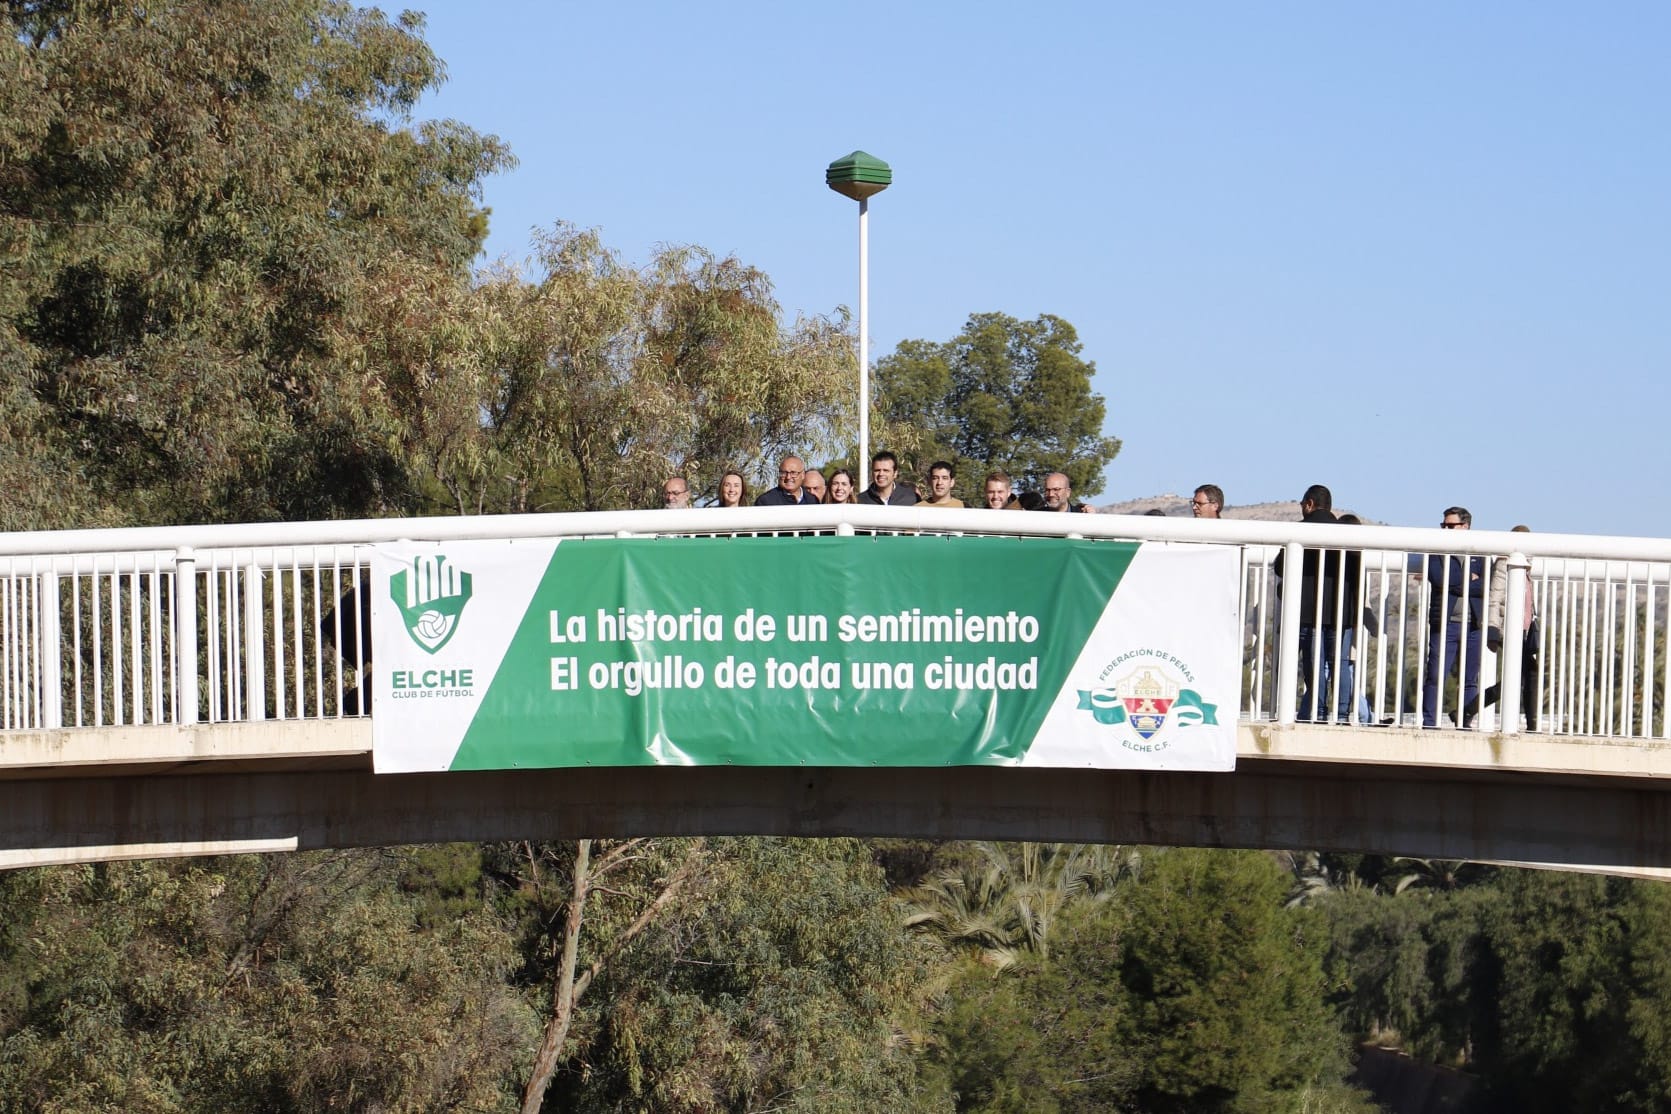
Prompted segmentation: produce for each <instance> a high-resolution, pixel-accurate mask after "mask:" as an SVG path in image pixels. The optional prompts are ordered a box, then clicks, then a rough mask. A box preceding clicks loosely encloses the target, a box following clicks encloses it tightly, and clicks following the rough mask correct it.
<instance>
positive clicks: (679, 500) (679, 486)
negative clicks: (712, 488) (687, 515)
mask: <svg viewBox="0 0 1671 1114" xmlns="http://www.w3.org/2000/svg"><path fill="white" fill-rule="evenodd" d="M661 505H662V506H663V507H666V508H667V509H668V510H670V511H672V510H684V509H685V508H686V507H688V506H690V484H688V483H686V482H685V478H684V477H683V476H669V477H668V478H667V480H666V481H665V482H664V483H663V484H662V485H661Z"/></svg>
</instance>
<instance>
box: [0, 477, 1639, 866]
mask: <svg viewBox="0 0 1671 1114" xmlns="http://www.w3.org/2000/svg"><path fill="white" fill-rule="evenodd" d="M802 512H810V513H802ZM681 513H684V514H686V516H687V517H680V515H681ZM984 513H985V512H955V513H954V512H935V516H934V518H933V519H927V518H926V517H923V516H917V517H914V518H910V519H909V520H902V518H901V516H900V514H899V512H897V511H895V510H893V509H891V508H852V507H848V508H790V509H788V512H787V513H786V512H767V511H761V510H751V511H746V512H737V513H733V512H718V511H701V512H694V513H691V512H623V513H621V514H610V515H593V516H575V515H564V516H523V517H520V518H516V519H506V518H493V519H485V520H468V519H450V520H423V521H410V520H409V521H401V522H376V523H314V524H294V525H292V526H286V527H233V528H226V529H222V530H215V529H212V528H186V529H181V530H175V531H161V530H157V531H107V532H97V533H93V532H87V533H75V534H56V535H51V534H36V535H28V534H24V535H6V536H3V537H0V636H3V637H0V695H3V696H4V701H3V702H0V713H3V714H4V717H5V721H4V729H3V730H0V866H25V865H38V864H47V863H63V862H76V861H88V860H96V859H103V858H124V857H145V856H155V855H180V854H209V853H223V852H245V851H265V850H281V849H299V848H300V849H305V848H323V847H344V846H375V845H390V844H401V843H418V842H442V841H453V840H495V839H528V838H570V837H576V836H616V835H721V834H773V835H784V836H841V835H868V836H908V837H922V838H986V839H1015V840H1021V839H1027V840H1066V841H1086V842H1117V843H1131V842H1142V843H1162V844H1177V845H1200V846H1227V847H1264V848H1284V849H1293V850H1342V851H1365V852H1379V853H1386V854H1402V855H1412V856H1419V857H1429V858H1446V859H1470V860H1476V861H1499V862H1521V863H1532V864H1540V865H1553V866H1561V867H1567V868H1574V869H1585V870H1598V871H1605V872H1613V873H1623V874H1639V875H1652V876H1660V875H1664V874H1666V873H1668V872H1671V792H1668V790H1671V739H1668V738H1667V737H1666V736H1667V725H1666V717H1665V713H1664V697H1665V693H1666V682H1667V668H1666V667H1667V665H1668V664H1671V661H1668V657H1667V655H1666V653H1665V649H1664V639H1665V629H1666V606H1665V605H1666V599H1667V596H1668V595H1671V542H1659V541H1651V540H1643V539H1595V538H1576V537H1572V536H1557V535H1544V536H1539V535H1507V534H1490V533H1486V532H1484V531H1481V532H1474V533H1472V534H1471V536H1470V535H1468V534H1463V533H1462V532H1459V531H1447V532H1443V534H1441V532H1440V531H1435V530H1425V531H1413V530H1396V529H1392V528H1375V527H1349V528H1348V527H1343V528H1339V529H1338V530H1336V529H1334V528H1328V527H1322V528H1319V527H1315V526H1301V525H1299V524H1278V523H1204V522H1191V521H1185V520H1163V519H1155V518H1129V517H1123V516H1121V517H1116V516H1096V517H1081V516H1073V518H1074V519H1075V521H1073V522H1068V523H1063V522H1059V521H1053V520H1055V519H1057V518H1058V517H1061V518H1067V517H1068V516H1042V515H1040V516H1004V518H1005V521H1004V522H1003V523H1002V525H1003V526H1004V527H1005V531H1004V532H1006V533H1008V532H1023V533H1039V534H1052V533H1062V532H1065V531H1070V530H1071V531H1072V532H1073V534H1074V535H1076V536H1085V537H1109V538H1131V539H1147V540H1156V541H1162V542H1167V543H1175V544H1196V543H1207V544H1219V545H1233V546H1237V547H1239V548H1240V550H1241V552H1242V554H1243V572H1244V578H1243V590H1242V612H1243V615H1244V617H1245V618H1246V620H1247V629H1248V637H1247V644H1246V647H1245V654H1244V672H1245V686H1244V689H1245V691H1244V700H1243V706H1242V708H1241V709H1240V717H1239V727H1238V733H1237V752H1238V758H1237V767H1236V770H1235V771H1234V772H1232V773H1222V774H1220V773H1215V774H1202V773H1176V772H1165V773H1153V772H1137V771H1124V770H1089V771H1088V770H1081V769H1072V770H1060V769H1058V770H1049V769H1045V770H1039V769H1009V768H995V767H952V768H936V769H898V768H895V769H881V770H877V769H862V768H839V769H838V768H816V769H813V768H783V767H775V768H766V767H736V766H730V767H719V768H715V767H709V768H690V767H680V768H648V769H639V768H633V769H621V768H608V769H563V770H534V771H530V770H515V771H502V772H482V773H445V774H400V775H389V774H384V775H377V774H374V773H373V772H372V766H371V721H370V719H369V718H368V717H364V716H359V715H353V714H347V712H346V710H345V709H346V708H347V702H346V701H345V700H344V693H345V691H346V690H347V688H348V686H349V685H350V684H351V682H352V679H353V663H352V661H350V662H348V663H347V664H342V665H339V664H338V663H335V662H333V661H330V660H327V659H328V657H334V656H335V655H327V654H326V653H325V651H323V650H322V649H321V648H320V646H319V645H318V644H317V633H316V632H317V630H318V629H319V626H320V622H321V617H322V616H324V615H325V614H326V611H327V609H328V608H329V607H330V605H331V604H332V602H333V601H335V599H336V598H337V596H338V595H339V594H340V592H341V591H342V590H343V589H344V587H345V586H347V585H349V584H352V583H353V582H354V581H355V579H356V578H357V577H358V575H359V570H360V569H361V568H362V567H363V562H364V558H365V552H366V548H365V547H366V546H367V545H369V544H370V543H373V542H376V541H379V540H381V539H385V538H397V537H398V538H411V537H429V536H435V535H441V536H447V537H454V536H475V537H500V536H506V535H507V534H511V533H513V532H521V535H520V536H542V535H550V534H553V533H561V534H563V535H564V536H591V537H595V536H619V535H620V534H622V533H628V534H634V535H642V534H645V533H651V532H656V531H660V532H665V533H680V534H686V533H691V532H696V531H698V530H699V529H700V530H701V532H713V531H719V530H723V531H727V532H731V533H741V532H744V528H745V527H746V528H747V529H748V530H771V529H782V528H784V527H786V526H793V527H796V528H800V529H806V528H819V529H825V530H828V531H831V532H841V531H844V530H846V531H851V530H853V529H860V530H864V529H883V528H886V529H901V528H910V529H914V530H926V529H931V528H932V529H935V530H940V531H945V530H953V531H966V532H974V531H976V530H977V529H982V528H985V529H990V528H991V524H992V522H993V521H994V520H993V519H990V518H983V517H979V516H981V515H983V514H984ZM774 514H776V515H778V516H782V518H783V521H778V519H777V518H775V517H768V516H771V515H774ZM739 515H740V516H741V517H738V516H739ZM882 516H885V517H882ZM948 516H950V517H948ZM675 519H676V521H675ZM791 519H792V520H793V521H791ZM1336 535H1339V536H1338V537H1337V536H1336ZM1348 541H1350V542H1351V543H1352V544H1353V545H1356V546H1360V547H1362V550H1361V552H1362V553H1363V555H1364V556H1363V561H1364V567H1365V569H1366V570H1368V571H1367V572H1366V575H1365V577H1364V580H1363V584H1362V587H1361V598H1360V600H1359V601H1357V602H1359V603H1361V604H1363V605H1364V606H1366V607H1369V608H1370V609H1371V610H1372V611H1374V612H1375V613H1376V614H1378V615H1379V616H1380V618H1381V621H1380V624H1379V629H1378V630H1376V631H1371V630H1370V629H1369V628H1368V626H1367V623H1361V622H1360V623H1354V624H1353V625H1354V626H1356V628H1357V633H1358V641H1357V645H1358V646H1359V647H1360V648H1362V649H1363V650H1364V651H1365V653H1364V663H1365V664H1364V665H1363V666H1361V667H1360V669H1359V670H1358V672H1357V674H1356V676H1355V678H1354V679H1353V681H1352V682H1350V683H1351V684H1352V685H1354V686H1355V691H1354V692H1353V693H1352V698H1353V703H1354V708H1355V709H1356V708H1358V707H1362V708H1364V709H1366V710H1367V715H1364V714H1362V713H1359V712H1358V711H1356V710H1355V711H1354V715H1353V718H1354V719H1365V720H1367V721H1372V722H1374V723H1375V724H1377V725H1375V726H1371V725H1369V722H1364V723H1354V724H1349V725H1344V726H1323V725H1311V724H1303V723H1297V722H1295V714H1294V707H1295V702H1294V697H1295V694H1296V693H1297V692H1298V691H1299V690H1300V689H1302V688H1303V687H1304V686H1305V685H1306V684H1307V683H1315V678H1312V679H1310V682H1308V680H1307V679H1305V678H1300V677H1297V676H1295V675H1294V672H1293V669H1292V668H1289V669H1288V671H1287V672H1286V673H1285V672H1284V671H1283V670H1282V668H1281V663H1282V662H1293V661H1295V660H1296V656H1295V654H1294V653H1293V648H1294V646H1295V645H1296V644H1297V642H1298V637H1299V635H1298V631H1297V629H1296V626H1295V624H1296V621H1297V606H1296V603H1295V601H1293V600H1292V599H1290V600H1279V598H1278V596H1277V594H1276V593H1275V591H1274V583H1273V579H1272V576H1271V573H1270V564H1271V558H1272V557H1273V556H1274V555H1275V554H1276V553H1277V552H1287V553H1289V554H1290V557H1289V560H1290V562H1298V560H1299V559H1300V555H1301V552H1302V548H1301V546H1302V543H1304V544H1306V545H1310V546H1318V545H1328V544H1331V543H1332V544H1335V545H1344V544H1346V543H1347V542H1348ZM1405 551H1422V552H1436V553H1452V552H1454V553H1459V554H1464V555H1466V554H1479V555H1482V556H1483V557H1484V559H1486V560H1487V561H1490V562H1498V561H1501V562H1504V563H1505V566H1506V567H1507V569H1508V571H1509V581H1510V584H1511V590H1510V594H1511V595H1512V594H1513V587H1512V586H1513V585H1518V586H1519V587H1520V588H1521V589H1522V590H1523V589H1524V587H1525V585H1526V584H1527V583H1528V581H1529V582H1530V583H1531V585H1532V588H1533V594H1534V596H1535V597H1536V607H1537V613H1538V616H1539V619H1540V622H1542V623H1543V624H1544V631H1543V638H1544V640H1545V645H1544V652H1543V655H1542V661H1541V664H1540V665H1539V667H1538V672H1537V674H1536V677H1535V678H1534V680H1533V682H1532V683H1533V684H1534V686H1535V689H1536V692H1535V695H1536V701H1537V707H1538V708H1539V710H1540V713H1541V714H1540V722H1541V724H1542V725H1543V726H1544V727H1545V730H1544V731H1541V732H1532V731H1527V730H1526V729H1525V728H1526V726H1527V725H1526V724H1524V723H1522V721H1521V718H1520V717H1519V716H1513V717H1506V721H1505V722H1495V721H1493V718H1492V716H1491V714H1490V713H1489V712H1488V713H1487V715H1486V716H1485V717H1484V719H1483V720H1482V723H1483V726H1482V728H1481V729H1477V730H1457V729H1454V728H1450V727H1447V728H1443V729H1439V730H1420V729H1417V728H1414V727H1411V726H1408V725H1407V724H1408V723H1409V722H1410V721H1411V719H1412V718H1413V716H1414V705H1413V703H1412V701H1413V700H1414V699H1415V698H1414V695H1413V694H1414V693H1415V692H1416V691H1419V680H1420V678H1419V672H1420V668H1421V662H1420V653H1421V649H1422V641H1421V640H1422V638H1423V637H1424V630H1425V624H1424V623H1422V622H1421V621H1420V617H1421V615H1422V614H1423V611H1422V607H1423V604H1422V600H1421V596H1420V593H1421V591H1423V590H1425V589H1424V588H1423V586H1421V585H1419V584H1416V583H1412V582H1411V581H1410V580H1409V579H1406V578H1405V577H1404V576H1403V569H1404V567H1405V563H1404V559H1403V554H1404V552H1405ZM170 608H173V609H174V610H176V611H179V612H182V613H189V614H197V615H199V617H200V623H199V624H197V625H198V626H200V627H201V629H202V642H203V643H204V644H203V645H197V644H196V640H197V639H198V638H199V632H198V631H196V630H193V631H190V632H186V631H184V630H183V627H184V626H189V625H190V624H182V625H170V623H169V622H168V621H167V615H168V612H169V610H170ZM55 615H56V616H59V617H61V618H62V620H63V621H62V622H56V623H55V622H53V621H51V620H52V617H53V616H55ZM1411 616H1415V617H1416V618H1415V620H1414V621H1412V619H1411ZM1513 619H1514V617H1513V616H1511V622H1512V621H1513ZM1511 629H1512V628H1511ZM1510 641H1511V643H1512V642H1513V641H1514V640H1510ZM1515 649H1517V647H1514V646H1512V645H1511V647H1509V648H1508V649H1507V650H1506V651H1505V658H1508V659H1510V660H1507V661H1505V662H1504V663H1503V665H1502V672H1503V675H1504V677H1505V680H1506V679H1507V678H1508V677H1509V676H1510V675H1511V673H1512V674H1513V675H1515V676H1518V665H1519V661H1518V658H1517V655H1516V654H1515V653H1514V651H1515ZM286 661H288V662H289V663H290V664H289V666H288V668H287V666H286V664H285V663H286ZM76 663H80V664H76ZM1482 668H1483V670H1484V671H1485V675H1486V676H1492V675H1494V673H1495V671H1496V670H1497V669H1498V665H1497V663H1496V662H1495V661H1494V660H1489V659H1488V660H1487V661H1486V662H1485V663H1484V665H1483V667H1482ZM1505 687H1508V686H1507V685H1505ZM54 693H62V694H63V696H62V699H61V700H53V699H50V698H48V696H47V694H54ZM1334 695H1338V693H1337V694H1334ZM1505 696H1509V697H1511V698H1512V693H1506V694H1505ZM1448 699H1450V700H1451V701H1452V702H1453V703H1454V701H1455V699H1456V698H1455V695H1454V694H1452V695H1451V696H1450V697H1448ZM1504 703H1505V704H1509V706H1515V702H1512V700H1511V699H1505V701H1504ZM1455 711H1456V709H1454V708H1450V709H1449V711H1448V713H1447V718H1456V717H1455ZM1382 721H1391V722H1392V723H1393V724H1396V725H1393V726H1380V725H1379V724H1380V723H1381V722H1382Z"/></svg>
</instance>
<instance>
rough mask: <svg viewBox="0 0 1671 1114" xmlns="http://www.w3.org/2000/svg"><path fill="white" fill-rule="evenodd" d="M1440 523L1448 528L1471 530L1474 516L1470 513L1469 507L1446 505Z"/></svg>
mask: <svg viewBox="0 0 1671 1114" xmlns="http://www.w3.org/2000/svg"><path fill="white" fill-rule="evenodd" d="M1439 525H1440V526H1443V527H1444V528H1445V529H1447V530H1471V529H1473V526H1474V516H1473V515H1471V514H1469V513H1468V508H1467V507H1446V508H1445V513H1444V514H1442V515H1440V516H1439Z"/></svg>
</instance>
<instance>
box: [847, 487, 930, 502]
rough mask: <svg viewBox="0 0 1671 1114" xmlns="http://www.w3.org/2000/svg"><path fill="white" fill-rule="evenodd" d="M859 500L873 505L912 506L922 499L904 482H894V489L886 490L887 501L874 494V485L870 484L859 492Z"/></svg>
mask: <svg viewBox="0 0 1671 1114" xmlns="http://www.w3.org/2000/svg"><path fill="white" fill-rule="evenodd" d="M859 502H861V503H868V504H870V505H871V506H873V507H881V506H889V507H914V506H916V505H917V504H918V503H920V502H922V500H921V499H919V498H917V493H916V492H915V491H914V490H912V489H911V488H909V487H906V486H905V485H904V484H894V489H893V490H892V491H890V492H888V501H887V502H886V503H883V502H882V497H881V496H880V495H877V494H876V485H875V484H871V485H870V486H869V487H867V488H865V489H864V490H863V491H861V492H859Z"/></svg>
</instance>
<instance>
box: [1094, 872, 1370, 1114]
mask: <svg viewBox="0 0 1671 1114" xmlns="http://www.w3.org/2000/svg"><path fill="white" fill-rule="evenodd" d="M1286 890H1287V879H1286V877H1285V876H1284V874H1283V872H1282V870H1281V868H1280V867H1279V866H1278V865H1277V863H1276V862H1275V860H1273V859H1272V858H1271V857H1270V856H1268V855H1264V854H1260V853H1257V852H1227V851H1216V852H1215V851H1198V850H1174V851H1170V852H1167V853H1166V854H1163V855H1159V856H1155V857H1153V858H1152V860H1151V861H1150V862H1148V863H1146V864H1145V867H1144V870H1143V873H1142V875H1141V878H1140V880H1139V883H1138V885H1137V886H1135V887H1134V888H1133V890H1132V894H1131V923H1130V927H1129V928H1128V929H1127V931H1126V932H1125V933H1124V935H1123V936H1122V938H1121V941H1120V944H1121V948H1120V959H1119V970H1120V979H1121V981H1122V983H1123V984H1124V986H1125V987H1126V989H1127V991H1128V992H1129V993H1130V994H1131V995H1132V997H1133V1004H1132V1007H1131V1010H1130V1012H1129V1014H1128V1016H1129V1019H1130V1020H1129V1034H1130V1038H1131V1039H1132V1040H1134V1041H1136V1040H1145V1039H1147V1040H1149V1041H1150V1042H1151V1043H1150V1044H1149V1046H1148V1050H1147V1054H1146V1056H1145V1058H1144V1067H1143V1076H1142V1079H1141V1081H1140V1084H1139V1087H1138V1092H1137V1093H1138V1096H1139V1099H1140V1102H1141V1106H1142V1109H1144V1110H1148V1111H1155V1112H1161V1111H1168V1110H1177V1111H1208V1110H1225V1111H1263V1110H1273V1111H1274V1110H1292V1109H1295V1108H1296V1102H1297V1097H1298V1095H1300V1094H1301V1093H1302V1092H1303V1091H1304V1089H1305V1087H1306V1086H1307V1085H1308V1084H1311V1083H1314V1082H1317V1081H1320V1080H1325V1079H1331V1078H1332V1079H1338V1078H1340V1075H1341V1073H1342V1069H1343V1067H1344V1056H1345V1049H1344V1042H1343V1040H1342V1039H1341V1036H1340V1033H1339V1030H1338V1029H1337V1028H1336V1026H1335V1023H1334V1019H1333V1017H1332V1015H1331V1014H1330V1012H1329V1010H1328V1009H1327V1007H1326V1005H1325V1004H1324V1000H1323V991H1324V979H1323V957H1324V952H1325V948H1326V943H1327V941H1326V938H1325V927H1326V926H1325V925H1324V923H1323V922H1322V921H1321V919H1320V918H1318V917H1317V916H1316V915H1315V914H1313V913H1312V912H1310V911H1309V910H1305V909H1287V908H1284V897H1285V895H1286Z"/></svg>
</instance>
